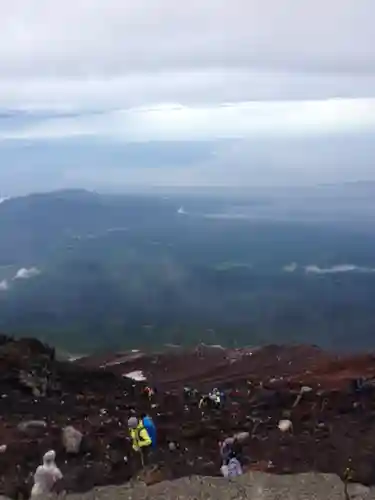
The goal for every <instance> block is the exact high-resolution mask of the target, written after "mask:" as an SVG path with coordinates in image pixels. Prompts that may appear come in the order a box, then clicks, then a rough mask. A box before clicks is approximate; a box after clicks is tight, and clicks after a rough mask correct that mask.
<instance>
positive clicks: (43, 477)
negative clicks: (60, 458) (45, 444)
mask: <svg viewBox="0 0 375 500" xmlns="http://www.w3.org/2000/svg"><path fill="white" fill-rule="evenodd" d="M55 460H56V453H55V452H54V450H50V451H47V453H46V454H45V455H44V456H43V465H39V467H38V468H37V469H36V471H35V474H34V486H33V488H32V490H31V499H37V498H44V496H45V495H47V494H48V493H50V492H51V491H52V489H53V487H54V485H55V483H56V482H57V481H59V480H60V479H62V478H63V475H62V473H61V471H60V469H59V468H58V467H57V466H56V464H55Z"/></svg>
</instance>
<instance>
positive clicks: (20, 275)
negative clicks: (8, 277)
mask: <svg viewBox="0 0 375 500" xmlns="http://www.w3.org/2000/svg"><path fill="white" fill-rule="evenodd" d="M39 274H40V270H39V269H38V268H36V267H30V268H29V269H26V268H24V267H23V268H21V269H19V270H18V271H17V273H16V274H15V276H14V278H13V279H14V280H27V279H30V278H34V277H35V276H38V275H39Z"/></svg>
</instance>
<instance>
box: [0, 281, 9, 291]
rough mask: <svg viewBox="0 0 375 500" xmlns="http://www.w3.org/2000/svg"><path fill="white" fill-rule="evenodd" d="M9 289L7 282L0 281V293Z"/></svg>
mask: <svg viewBox="0 0 375 500" xmlns="http://www.w3.org/2000/svg"><path fill="white" fill-rule="evenodd" d="M8 289H9V284H8V281H7V280H2V281H0V292H6V291H7V290H8Z"/></svg>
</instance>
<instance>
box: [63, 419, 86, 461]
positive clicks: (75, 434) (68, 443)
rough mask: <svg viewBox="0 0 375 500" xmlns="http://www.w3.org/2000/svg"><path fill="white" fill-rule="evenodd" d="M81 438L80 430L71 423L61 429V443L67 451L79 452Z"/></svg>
mask: <svg viewBox="0 0 375 500" xmlns="http://www.w3.org/2000/svg"><path fill="white" fill-rule="evenodd" d="M82 439H83V434H82V432H80V431H78V430H77V429H75V428H74V427H73V426H72V425H69V426H68V427H65V428H64V429H63V430H62V443H63V446H64V448H65V451H66V452H67V453H72V454H77V453H79V451H80V449H81V443H82Z"/></svg>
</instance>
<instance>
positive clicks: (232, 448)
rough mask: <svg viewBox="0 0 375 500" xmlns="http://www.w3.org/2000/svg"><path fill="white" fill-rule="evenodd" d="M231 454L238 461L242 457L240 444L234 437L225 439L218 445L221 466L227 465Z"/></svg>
mask: <svg viewBox="0 0 375 500" xmlns="http://www.w3.org/2000/svg"><path fill="white" fill-rule="evenodd" d="M233 454H234V455H235V456H236V457H237V459H238V460H241V458H242V455H243V446H242V442H241V441H240V440H239V439H237V437H236V436H232V437H227V438H226V439H224V441H223V442H221V443H220V455H221V459H222V461H223V465H228V463H229V460H230V456H231V455H233Z"/></svg>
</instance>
